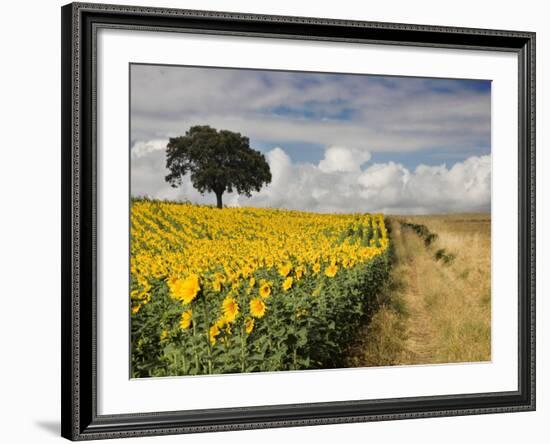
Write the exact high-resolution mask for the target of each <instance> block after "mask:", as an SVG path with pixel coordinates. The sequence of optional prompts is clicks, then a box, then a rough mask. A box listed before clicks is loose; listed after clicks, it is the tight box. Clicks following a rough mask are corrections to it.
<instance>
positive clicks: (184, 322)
mask: <svg viewBox="0 0 550 444" xmlns="http://www.w3.org/2000/svg"><path fill="white" fill-rule="evenodd" d="M191 316H193V310H191V309H189V310H187V311H184V312H183V313H182V314H181V319H180V328H181V329H182V330H186V329H188V328H189V327H190V326H191Z"/></svg>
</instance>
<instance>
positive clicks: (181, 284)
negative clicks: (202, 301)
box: [170, 274, 201, 304]
mask: <svg viewBox="0 0 550 444" xmlns="http://www.w3.org/2000/svg"><path fill="white" fill-rule="evenodd" d="M200 289H201V287H200V285H199V277H198V276H197V275H196V274H192V275H190V276H189V277H187V278H186V279H178V280H176V281H175V282H174V283H173V284H172V285H171V287H170V290H171V293H172V297H173V298H174V299H178V300H180V301H181V302H183V303H184V304H189V303H190V302H192V301H193V299H195V298H196V297H197V294H198V293H199V291H200Z"/></svg>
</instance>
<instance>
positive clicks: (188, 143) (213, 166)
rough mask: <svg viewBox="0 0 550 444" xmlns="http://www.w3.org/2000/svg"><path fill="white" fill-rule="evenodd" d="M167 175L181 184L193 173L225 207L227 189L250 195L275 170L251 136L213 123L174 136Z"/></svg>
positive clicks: (168, 149) (197, 184)
mask: <svg viewBox="0 0 550 444" xmlns="http://www.w3.org/2000/svg"><path fill="white" fill-rule="evenodd" d="M166 168H167V169H168V170H169V171H170V173H169V174H168V175H167V176H166V177H165V180H166V182H168V183H169V184H170V185H171V186H172V187H174V188H176V187H178V186H180V185H181V183H182V178H183V176H185V175H186V174H189V175H190V178H191V183H192V184H193V186H194V187H195V188H196V189H197V190H198V191H199V192H200V193H205V192H209V193H214V194H215V195H216V202H217V206H218V208H222V206H223V204H222V195H223V193H225V192H226V191H227V192H229V193H230V192H232V191H233V190H235V191H237V193H239V194H243V195H245V196H248V197H250V196H251V192H252V191H260V189H261V188H262V186H263V185H264V184H268V183H270V182H271V171H270V169H269V165H268V163H267V162H266V160H265V156H264V155H263V154H262V153H260V152H259V151H256V150H254V149H252V148H250V141H249V139H248V137H244V136H242V135H241V134H239V133H234V132H232V131H228V130H220V131H218V130H216V129H215V128H211V127H210V126H207V125H204V126H201V125H197V126H192V127H191V128H189V130H188V131H186V133H185V136H180V137H174V138H170V140H169V142H168V145H167V146H166Z"/></svg>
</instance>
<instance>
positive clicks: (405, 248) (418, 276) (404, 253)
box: [392, 223, 434, 364]
mask: <svg viewBox="0 0 550 444" xmlns="http://www.w3.org/2000/svg"><path fill="white" fill-rule="evenodd" d="M392 230H393V231H392V233H393V239H394V248H395V255H396V264H395V267H394V269H393V272H392V279H394V280H396V281H402V285H401V289H402V291H401V292H400V295H398V297H401V298H402V299H403V302H404V304H405V306H406V307H407V315H408V316H407V319H406V327H405V335H404V336H405V338H406V339H405V340H404V342H403V350H402V356H401V363H403V364H406V363H425V362H430V361H431V360H432V357H433V356H434V344H433V341H432V340H433V338H434V334H433V328H432V326H431V320H430V316H429V314H428V311H427V308H426V301H425V299H424V295H423V291H422V289H423V288H422V287H423V285H422V279H423V278H425V277H426V275H427V274H430V273H431V272H432V269H433V267H434V264H433V259H432V258H431V257H430V256H429V255H428V252H427V251H426V249H425V248H424V245H423V243H422V241H421V239H420V238H419V237H418V236H416V234H414V233H412V232H411V231H410V230H406V229H402V228H401V227H400V226H399V224H398V223H393V224H392ZM395 296H396V295H394V297H395Z"/></svg>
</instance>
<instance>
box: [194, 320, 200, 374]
mask: <svg viewBox="0 0 550 444" xmlns="http://www.w3.org/2000/svg"><path fill="white" fill-rule="evenodd" d="M196 334H197V329H196V328H195V321H193V352H194V354H195V367H196V368H197V373H199V353H198V352H197V344H196V339H195V338H196Z"/></svg>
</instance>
